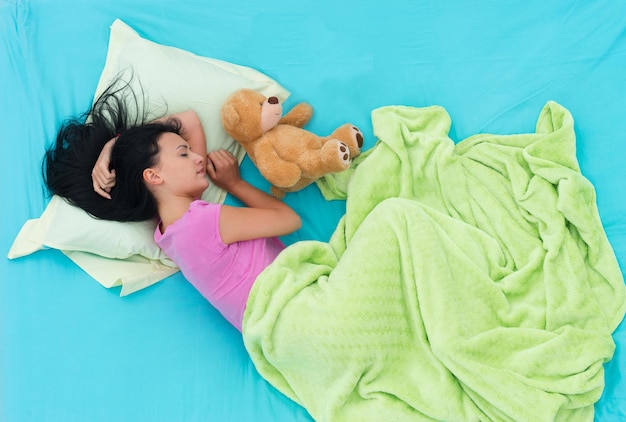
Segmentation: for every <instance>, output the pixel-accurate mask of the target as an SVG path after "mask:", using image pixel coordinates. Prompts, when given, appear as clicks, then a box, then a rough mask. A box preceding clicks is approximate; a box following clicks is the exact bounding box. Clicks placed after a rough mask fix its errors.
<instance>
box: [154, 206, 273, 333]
mask: <svg viewBox="0 0 626 422" xmlns="http://www.w3.org/2000/svg"><path fill="white" fill-rule="evenodd" d="M220 211H221V205H219V204H210V203H208V202H205V201H200V200H197V201H194V202H192V203H191V205H190V206H189V209H188V210H187V212H186V213H185V214H184V215H183V216H182V217H181V218H180V219H179V220H177V221H175V222H174V223H173V224H171V225H170V226H169V227H168V228H167V229H166V230H165V233H163V234H162V233H161V231H160V230H159V227H157V229H156V230H155V232H154V240H155V242H156V243H157V245H158V246H159V247H160V248H161V249H162V250H163V252H165V254H166V255H167V256H168V257H169V258H170V259H171V260H172V261H174V262H175V263H176V265H178V267H179V268H180V270H181V272H182V273H183V275H184V276H185V278H186V279H187V280H188V281H189V282H190V283H191V284H192V285H193V286H194V287H195V288H196V289H197V290H198V291H199V292H200V293H201V294H202V296H204V297H205V298H206V299H207V300H208V301H209V302H210V303H211V304H212V305H213V306H214V307H215V308H216V309H217V310H218V311H219V312H220V313H221V314H222V315H223V316H224V317H225V318H226V319H227V320H228V321H229V322H230V323H231V324H233V325H234V326H235V327H236V328H237V329H238V330H239V331H241V325H242V322H243V313H244V310H245V308H246V302H247V300H248V295H249V294H250V289H251V288H252V284H253V283H254V281H255V280H256V277H257V276H258V275H259V274H260V273H261V271H263V270H264V269H265V267H267V266H268V265H269V264H270V263H271V262H272V261H274V258H276V256H277V255H278V254H279V253H280V251H282V250H283V249H284V248H285V245H284V244H283V243H282V242H281V241H280V239H278V238H276V237H273V238H261V239H254V240H246V241H242V242H236V243H232V244H230V245H227V244H225V243H224V242H222V239H221V237H220V231H219V221H220Z"/></svg>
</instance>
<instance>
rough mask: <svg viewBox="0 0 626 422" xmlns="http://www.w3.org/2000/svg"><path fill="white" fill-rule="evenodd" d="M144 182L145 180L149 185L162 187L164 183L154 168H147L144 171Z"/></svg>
mask: <svg viewBox="0 0 626 422" xmlns="http://www.w3.org/2000/svg"><path fill="white" fill-rule="evenodd" d="M143 180H145V182H146V183H147V184H148V185H160V184H161V183H163V179H162V178H161V175H160V174H159V173H158V172H157V171H156V170H154V169H153V168H147V169H145V170H144V171H143Z"/></svg>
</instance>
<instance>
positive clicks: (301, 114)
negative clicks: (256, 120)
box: [278, 103, 313, 128]
mask: <svg viewBox="0 0 626 422" xmlns="http://www.w3.org/2000/svg"><path fill="white" fill-rule="evenodd" d="M311 117H313V107H311V106H310V105H309V104H307V103H299V104H296V105H295V106H294V107H293V108H292V109H291V110H289V111H288V112H287V113H285V115H284V116H283V117H282V118H281V119H280V121H279V122H278V123H279V124H282V125H289V126H295V127H299V128H302V127H304V126H306V124H307V123H309V121H310V120H311Z"/></svg>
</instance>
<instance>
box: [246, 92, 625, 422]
mask: <svg viewBox="0 0 626 422" xmlns="http://www.w3.org/2000/svg"><path fill="white" fill-rule="evenodd" d="M372 121H373V127H374V133H375V135H376V136H377V137H378V139H379V142H378V143H377V145H376V146H375V147H374V148H373V149H372V150H370V152H368V153H367V154H366V155H365V156H364V158H362V159H360V160H359V162H358V163H357V164H358V165H357V166H356V167H355V168H354V169H353V170H352V171H351V172H349V173H348V174H347V175H348V176H349V177H348V176H346V175H341V176H338V178H336V179H333V180H330V181H327V182H328V183H326V184H320V186H321V187H323V189H325V193H326V195H328V196H335V197H341V196H343V195H346V196H347V198H346V199H347V202H346V214H345V216H344V217H343V219H342V220H341V221H340V223H339V225H338V227H337V229H336V231H335V233H334V235H333V236H332V238H331V240H330V242H328V243H323V242H313V241H310V242H301V243H297V244H294V245H292V246H290V247H289V248H287V249H286V250H285V251H284V252H283V253H282V254H281V255H280V256H279V257H278V258H277V259H276V261H275V262H274V263H273V264H272V265H270V267H268V268H267V270H266V271H264V272H263V273H262V274H261V275H260V277H259V278H258V281H257V283H256V284H255V286H254V288H253V290H252V293H251V296H250V298H249V301H248V305H247V309H246V314H245V317H244V318H245V319H244V340H245V345H246V348H247V349H248V351H249V353H250V356H251V358H252V360H253V361H254V364H255V365H256V367H257V369H258V371H259V372H260V374H261V375H262V376H263V377H264V378H265V379H267V380H268V381H269V382H270V383H271V384H273V385H274V386H275V387H276V388H278V389H279V390H280V391H282V392H283V393H284V394H285V395H287V396H288V397H290V398H292V399H293V400H295V401H296V402H298V403H300V404H301V405H302V406H304V407H305V408H306V409H307V410H308V411H309V412H310V414H311V415H312V416H313V418H315V419H316V420H319V421H350V422H352V421H359V422H361V421H394V422H397V421H417V420H437V421H464V422H466V421H488V420H494V421H555V420H556V421H578V420H586V421H589V420H592V418H593V404H594V403H595V402H596V401H597V400H598V399H599V398H600V395H601V393H602V388H603V385H604V377H603V363H605V362H607V361H608V360H609V359H611V357H612V355H613V351H614V343H613V341H612V338H611V333H612V332H613V330H614V329H615V328H616V327H617V325H618V324H619V322H620V321H621V319H622V318H623V316H624V310H625V299H624V297H625V292H624V280H623V277H622V274H621V272H620V269H619V267H618V265H617V262H616V259H615V256H614V254H613V251H612V249H611V246H610V244H609V243H608V241H607V238H606V235H605V233H604V231H603V228H602V225H601V222H600V219H599V216H598V212H597V209H596V203H595V192H594V189H593V186H592V185H591V184H590V182H589V181H588V180H587V179H586V178H584V177H583V176H582V175H581V173H580V170H579V167H578V163H577V160H576V151H575V146H576V141H575V135H574V128H573V119H572V117H571V115H570V114H569V112H568V111H567V110H566V109H564V108H563V107H561V106H560V105H558V104H556V103H554V102H550V103H548V104H546V106H545V107H544V109H543V110H542V111H541V115H540V116H539V119H538V122H537V129H536V133H532V134H520V135H507V136H504V135H486V134H481V135H476V136H473V137H470V138H468V139H466V140H464V141H462V142H460V143H459V144H457V145H455V144H454V142H453V141H452V140H451V139H450V138H449V137H448V133H449V129H450V118H449V116H448V114H447V113H446V111H445V110H444V109H442V108H441V107H428V108H413V107H401V106H390V107H383V108H380V109H377V110H374V111H373V113H372Z"/></svg>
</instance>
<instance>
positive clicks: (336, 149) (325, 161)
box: [221, 89, 363, 198]
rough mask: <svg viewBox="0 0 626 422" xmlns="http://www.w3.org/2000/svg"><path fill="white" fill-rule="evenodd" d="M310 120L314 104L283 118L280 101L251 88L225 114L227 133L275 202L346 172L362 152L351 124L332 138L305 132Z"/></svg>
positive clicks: (238, 93) (229, 104) (228, 104)
mask: <svg viewBox="0 0 626 422" xmlns="http://www.w3.org/2000/svg"><path fill="white" fill-rule="evenodd" d="M312 115H313V109H312V108H311V106H310V105H308V104H306V103H299V104H297V105H296V106H294V107H293V108H292V109H291V110H290V111H289V112H288V113H286V114H285V115H284V116H283V115H282V105H281V104H280V101H279V100H278V98H276V97H269V98H266V97H265V96H263V95H262V94H260V93H258V92H256V91H253V90H250V89H241V90H238V91H236V92H235V93H233V94H232V95H231V96H230V97H229V98H228V99H227V100H226V102H225V103H224V105H223V106H222V110H221V118H222V125H223V126H224V129H225V130H226V133H228V134H229V135H230V136H231V137H232V138H233V139H235V140H236V141H237V142H239V143H240V144H241V145H242V146H243V148H244V149H245V150H246V152H247V153H248V156H249V157H250V159H251V160H252V162H253V163H254V164H255V165H256V167H257V168H258V169H259V171H260V172H261V174H262V175H263V177H265V178H266V179H267V181H269V182H270V183H271V184H272V188H271V191H270V192H271V194H272V195H274V196H275V197H277V198H282V197H284V196H285V193H286V192H294V191H297V190H300V189H302V188H304V187H305V186H307V185H309V184H311V183H313V182H314V181H315V180H317V179H319V178H320V177H322V176H324V175H325V174H327V173H336V172H340V171H342V170H345V169H347V168H348V167H350V164H351V162H352V159H353V158H354V157H356V156H357V155H359V154H360V153H361V147H362V146H363V135H362V134H361V131H360V130H359V129H358V128H357V127H355V126H353V125H352V124H349V123H347V124H344V125H342V126H340V127H339V128H337V129H336V130H335V131H334V132H333V133H332V134H331V135H330V136H327V137H321V136H317V135H315V134H313V133H311V132H309V131H307V130H304V129H302V128H303V127H304V126H305V125H306V124H307V123H308V122H309V120H310V119H311V117H312Z"/></svg>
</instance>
